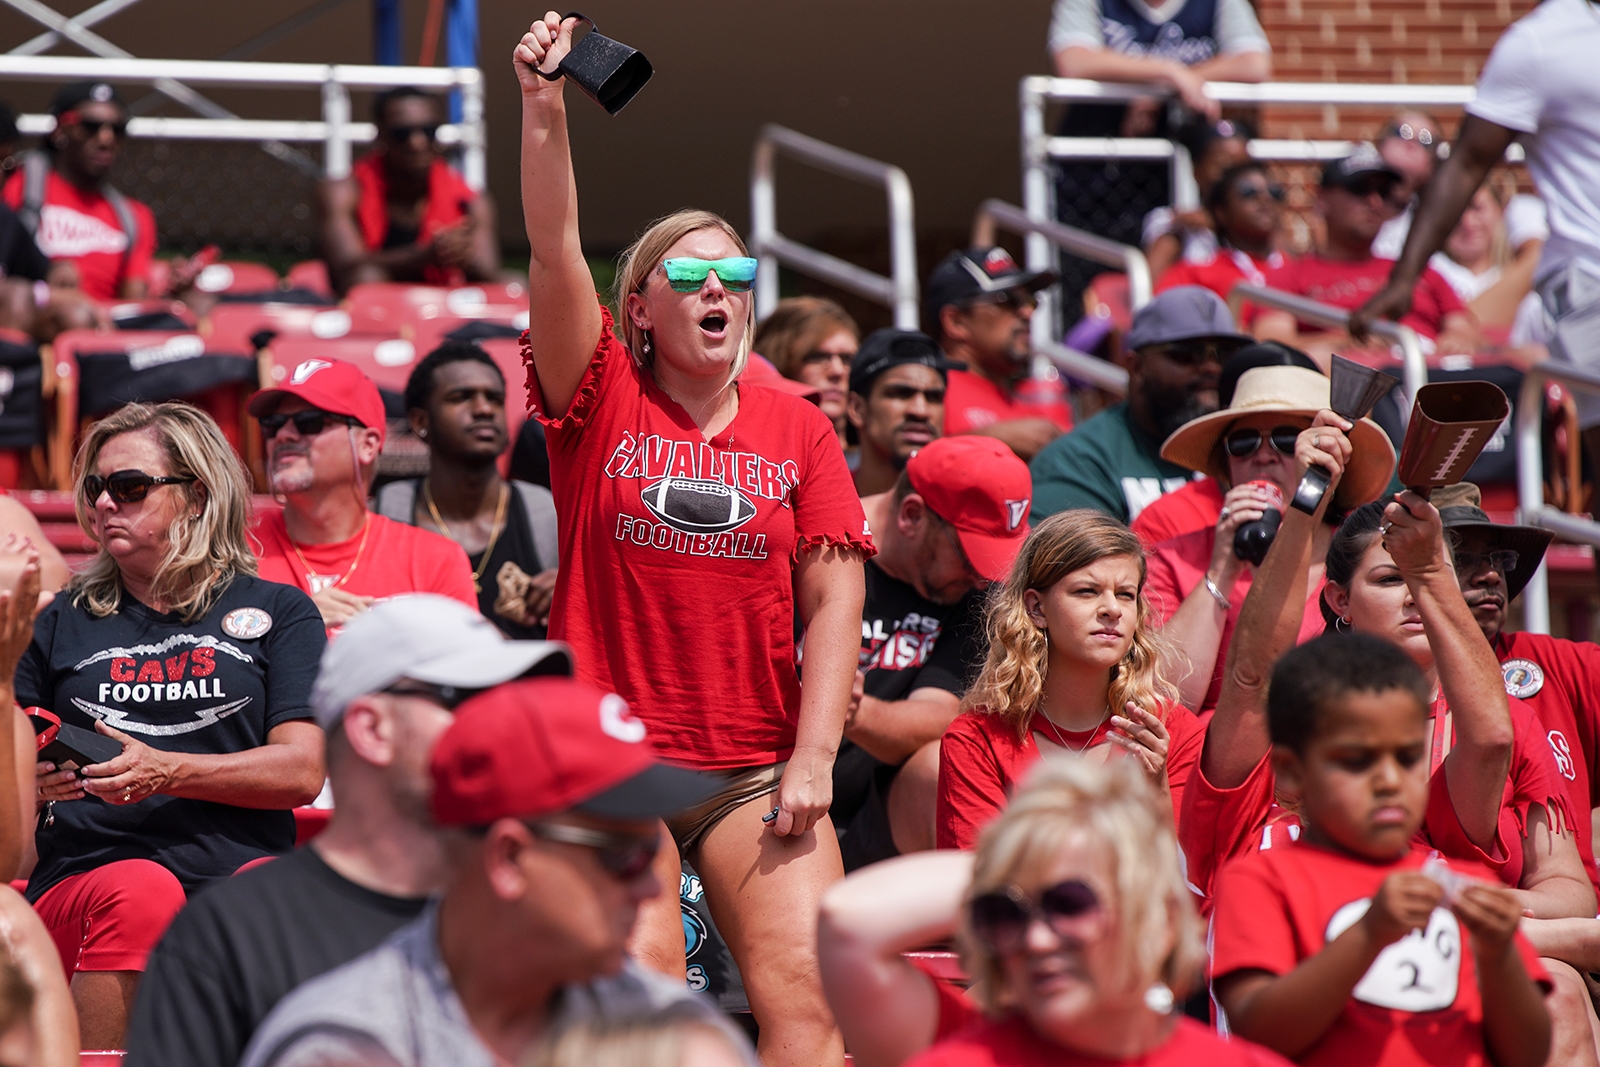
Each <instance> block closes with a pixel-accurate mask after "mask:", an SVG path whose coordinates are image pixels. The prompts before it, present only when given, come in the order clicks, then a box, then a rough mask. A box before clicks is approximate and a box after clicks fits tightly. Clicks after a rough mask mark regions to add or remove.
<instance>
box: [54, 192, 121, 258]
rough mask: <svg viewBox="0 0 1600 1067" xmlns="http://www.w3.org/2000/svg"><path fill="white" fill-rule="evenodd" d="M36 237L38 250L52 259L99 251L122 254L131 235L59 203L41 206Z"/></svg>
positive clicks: (116, 254)
mask: <svg viewBox="0 0 1600 1067" xmlns="http://www.w3.org/2000/svg"><path fill="white" fill-rule="evenodd" d="M36 237H37V240H38V242H39V251H41V252H43V253H44V254H45V255H46V256H48V257H50V258H51V259H76V258H78V257H79V256H87V255H92V254H93V253H96V252H102V253H105V254H107V255H113V256H119V255H121V254H122V253H123V252H125V251H127V248H128V235H127V234H125V233H123V232H122V231H121V230H119V229H117V228H116V227H115V226H112V225H111V224H110V223H108V222H106V221H105V220H104V219H97V218H95V217H94V216H93V215H85V214H84V213H83V212H81V211H74V210H73V209H72V208H70V207H63V206H62V205H60V204H45V205H44V206H43V207H41V208H40V209H39V232H38V234H37V235H36Z"/></svg>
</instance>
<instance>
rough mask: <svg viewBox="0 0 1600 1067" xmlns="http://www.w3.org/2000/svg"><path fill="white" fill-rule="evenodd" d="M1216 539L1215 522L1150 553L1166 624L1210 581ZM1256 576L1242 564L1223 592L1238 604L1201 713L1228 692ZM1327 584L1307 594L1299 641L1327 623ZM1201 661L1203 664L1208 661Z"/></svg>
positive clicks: (1151, 586) (1158, 608)
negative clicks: (1227, 669)
mask: <svg viewBox="0 0 1600 1067" xmlns="http://www.w3.org/2000/svg"><path fill="white" fill-rule="evenodd" d="M1214 521H1215V520H1213V522H1214ZM1216 544H1217V528H1216V526H1214V525H1212V526H1206V527H1204V528H1202V529H1199V530H1195V531H1194V532H1193V533H1187V534H1184V535H1182V536H1181V537H1174V538H1173V539H1172V540H1170V541H1163V542H1161V544H1159V545H1157V546H1156V547H1155V548H1154V549H1153V550H1151V551H1150V552H1149V553H1148V554H1147V557H1146V558H1147V559H1148V561H1149V562H1148V563H1147V565H1146V566H1147V574H1146V577H1145V582H1144V595H1145V599H1146V600H1148V601H1149V602H1150V611H1151V613H1152V615H1153V616H1154V618H1155V619H1156V620H1157V621H1158V622H1159V623H1161V624H1162V625H1165V624H1166V621H1167V620H1168V619H1170V618H1172V616H1173V615H1174V614H1176V613H1177V610H1178V608H1179V607H1181V606H1182V605H1183V601H1184V598H1185V597H1187V596H1188V595H1189V594H1190V593H1192V592H1194V590H1195V589H1196V587H1198V586H1200V585H1201V584H1202V583H1203V582H1204V581H1205V578H1206V571H1207V569H1209V568H1210V566H1211V553H1212V551H1213V549H1215V548H1216ZM1254 580H1255V576H1254V575H1253V574H1252V573H1251V569H1250V568H1249V567H1241V568H1240V569H1239V577H1238V579H1237V580H1236V581H1235V582H1234V584H1233V588H1232V589H1224V590H1223V591H1222V592H1223V594H1224V595H1225V596H1226V597H1227V598H1228V603H1229V604H1231V605H1233V606H1232V607H1230V608H1229V609H1228V615H1227V618H1226V619H1224V620H1223V623H1222V644H1221V645H1219V646H1218V647H1217V661H1216V665H1215V666H1214V667H1213V669H1212V672H1211V686H1210V688H1209V689H1207V690H1206V697H1205V700H1204V701H1202V702H1201V704H1200V708H1199V710H1200V711H1201V712H1205V711H1209V710H1211V709H1212V708H1215V707H1216V706H1217V698H1218V697H1219V696H1221V694H1222V668H1223V666H1224V664H1226V663H1227V660H1228V642H1229V641H1231V640H1233V630H1234V627H1236V626H1238V625H1239V614H1240V612H1242V611H1243V610H1244V598H1245V594H1247V593H1249V592H1250V583H1251V582H1253V581H1254ZM1323 584H1324V583H1323V582H1321V581H1318V582H1317V584H1316V586H1315V588H1313V589H1312V590H1311V595H1310V596H1309V597H1308V598H1307V599H1306V608H1305V612H1304V613H1303V614H1302V616H1301V619H1300V636H1299V637H1298V638H1297V643H1299V644H1304V643H1305V642H1307V641H1309V640H1311V639H1312V638H1313V637H1316V636H1318V635H1319V634H1321V633H1322V631H1323V629H1324V628H1325V626H1326V623H1325V622H1324V620H1323V618H1322V586H1323ZM1206 595H1207V596H1209V595H1210V594H1209V593H1208V594H1206ZM1195 666H1197V667H1200V666H1203V664H1196V665H1195Z"/></svg>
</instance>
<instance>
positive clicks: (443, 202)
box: [350, 152, 478, 285]
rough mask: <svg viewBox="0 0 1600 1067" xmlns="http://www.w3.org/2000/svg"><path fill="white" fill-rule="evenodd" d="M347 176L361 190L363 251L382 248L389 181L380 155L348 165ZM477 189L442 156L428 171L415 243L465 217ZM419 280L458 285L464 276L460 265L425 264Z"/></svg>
mask: <svg viewBox="0 0 1600 1067" xmlns="http://www.w3.org/2000/svg"><path fill="white" fill-rule="evenodd" d="M350 177H351V178H353V179H355V182H356V186H357V188H359V189H360V190H361V196H360V199H359V200H357V202H356V219H357V221H358V222H359V223H360V225H361V241H362V243H363V244H365V245H366V246H367V251H369V252H376V251H378V250H380V249H382V248H383V247H384V244H385V241H386V240H387V238H388V236H389V180H388V176H387V175H386V174H385V172H384V169H383V155H382V154H381V153H378V152H372V153H369V154H367V155H365V156H363V157H361V159H359V160H357V161H356V165H355V166H354V167H351V168H350ZM476 199H478V194H477V192H476V191H475V190H474V189H473V188H472V186H470V185H468V184H467V183H466V180H465V179H464V178H462V177H461V175H459V174H457V173H456V172H455V170H454V169H453V168H451V166H450V165H449V164H448V163H446V162H445V161H444V160H442V159H436V160H434V161H433V166H432V167H431V168H430V169H429V170H428V200H427V203H426V205H425V206H424V207H423V209H422V218H421V219H420V220H419V221H418V224H417V239H416V242H415V243H416V244H419V245H422V244H427V243H428V242H429V241H430V240H432V239H433V235H434V234H436V233H438V232H439V231H440V230H442V229H445V228H446V227H449V226H453V225H455V224H456V223H457V222H460V221H461V220H462V219H464V218H466V217H467V209H468V208H469V207H470V206H471V204H472V202H473V201H474V200H476ZM422 280H423V281H424V282H426V283H427V284H429V285H462V284H464V283H465V282H466V280H467V276H466V274H465V273H463V272H462V270H461V268H460V267H443V266H440V265H439V264H437V263H429V264H428V265H427V266H425V267H423V268H422Z"/></svg>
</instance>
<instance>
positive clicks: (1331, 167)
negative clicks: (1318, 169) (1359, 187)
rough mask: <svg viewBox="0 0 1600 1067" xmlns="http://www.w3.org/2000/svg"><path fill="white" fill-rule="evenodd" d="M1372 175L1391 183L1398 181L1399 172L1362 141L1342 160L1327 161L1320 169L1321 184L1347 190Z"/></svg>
mask: <svg viewBox="0 0 1600 1067" xmlns="http://www.w3.org/2000/svg"><path fill="white" fill-rule="evenodd" d="M1374 174H1379V175H1382V176H1383V177H1385V178H1388V179H1390V180H1391V181H1399V180H1400V172H1399V171H1397V170H1395V169H1394V168H1393V167H1391V166H1390V165H1389V164H1388V162H1387V161H1386V160H1385V159H1384V158H1383V154H1382V153H1381V152H1379V151H1378V150H1377V148H1375V147H1373V145H1372V144H1371V143H1370V142H1367V141H1362V142H1361V143H1360V144H1358V145H1356V147H1355V151H1353V152H1351V153H1350V154H1349V155H1348V156H1345V157H1344V158H1343V159H1334V160H1329V161H1328V163H1327V164H1326V165H1324V166H1323V168H1322V184H1323V186H1324V187H1325V188H1326V187H1330V186H1333V187H1337V188H1340V189H1348V188H1350V187H1351V186H1352V185H1356V184H1358V183H1359V182H1360V181H1361V180H1362V179H1363V178H1368V177H1371V176H1372V175H1374Z"/></svg>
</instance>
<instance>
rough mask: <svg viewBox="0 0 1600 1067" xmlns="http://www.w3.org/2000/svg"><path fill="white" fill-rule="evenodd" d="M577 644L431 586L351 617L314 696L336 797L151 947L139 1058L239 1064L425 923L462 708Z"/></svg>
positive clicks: (200, 900)
mask: <svg viewBox="0 0 1600 1067" xmlns="http://www.w3.org/2000/svg"><path fill="white" fill-rule="evenodd" d="M571 670H572V664H571V658H570V654H569V653H568V651H567V648H566V646H565V645H561V644H557V643H555V642H550V641H508V640H506V639H505V638H504V637H503V636H502V635H501V634H500V631H499V630H498V629H496V628H495V626H494V624H493V623H491V622H489V621H488V620H487V619H485V618H484V617H483V616H482V615H480V614H479V613H478V612H477V611H475V610H473V609H472V608H469V607H467V606H466V605H464V604H461V603H459V602H457V601H455V600H451V599H449V598H446V597H441V596H436V595H433V594H426V593H424V594H416V595H411V596H401V597H395V598H393V599H390V600H385V601H383V602H381V603H379V604H377V605H375V606H374V607H373V608H372V609H371V610H370V611H368V612H365V613H364V614H362V615H360V616H358V617H357V618H355V619H352V620H351V621H350V623H349V624H348V625H347V626H346V627H345V629H344V631H343V633H342V634H341V635H340V637H339V640H338V641H336V642H334V643H333V644H332V645H330V646H329V647H328V650H327V652H326V654H325V655H324V656H323V657H322V666H321V670H320V672H319V674H318V676H317V682H316V686H315V688H314V689H313V690H312V694H311V704H312V709H313V710H314V711H315V713H316V716H317V723H318V725H320V726H321V727H322V728H323V729H324V730H325V731H327V734H328V775H329V778H330V780H331V782H332V785H333V792H334V796H335V798H336V800H337V807H336V808H335V809H334V814H333V818H332V820H331V821H330V822H329V823H328V827H327V829H326V830H325V831H324V832H323V833H322V834H321V835H319V836H318V837H317V839H316V840H315V841H313V842H312V843H311V844H310V845H308V846H306V847H304V848H301V849H299V850H298V851H296V852H294V853H292V854H290V855H289V856H286V857H284V858H282V859H279V860H276V861H274V862H271V863H268V864H266V865H265V866H264V867H262V868H260V869H258V870H252V871H248V872H246V873H244V874H242V875H240V876H238V877H236V878H233V879H231V880H230V881H228V882H226V883H223V884H221V885H218V886H217V887H216V888H215V891H213V892H208V893H205V894H204V895H202V896H199V897H196V898H195V899H194V900H193V901H192V902H191V903H190V904H189V906H188V907H186V908H185V909H184V910H183V911H182V912H181V913H180V914H179V915H178V917H177V919H175V920H174V921H173V923H172V926H171V927H169V928H168V930H167V933H166V935H165V936H164V937H163V938H162V940H161V943H160V944H159V945H158V946H157V947H156V950H155V952H154V953H153V954H152V955H151V957H150V964H149V967H148V969H147V970H146V972H145V981H144V984H143V986H142V987H141V989H140V995H139V999H138V1003H137V1004H136V1006H135V1009H134V1017H133V1022H132V1024H131V1026H130V1028H129V1032H128V1062H129V1064H130V1065H135V1064H160V1065H161V1067H183V1065H194V1067H201V1065H204V1067H232V1065H233V1064H235V1063H237V1062H239V1058H240V1056H241V1055H242V1054H243V1052H244V1049H245V1046H246V1044H248V1042H249V1040H250V1037H251V1035H252V1034H253V1033H254V1032H255V1029H256V1027H257V1026H258V1025H259V1024H260V1022H261V1020H262V1019H264V1018H266V1016H267V1013H268V1012H270V1011H271V1010H272V1008H273V1006H274V1005H275V1004H276V1003H277V1002H278V1001H279V1000H281V999H282V998H283V997H284V996H286V995H287V994H288V993H289V992H290V991H291V990H293V989H294V988H295V987H296V986H299V985H300V984H301V983H303V982H306V981H309V980H310V979H312V978H315V977H317V976H318V975H321V974H324V973H326V972H327V971H330V970H332V969H333V968H335V967H338V966H340V965H342V964H344V963H346V962H348V961H349V960H352V959H354V958H355V957H357V956H359V955H361V954H362V953H364V952H367V951H368V950H370V949H372V948H374V947H376V946H377V945H378V944H379V943H380V942H381V941H383V939H384V938H386V937H388V936H389V934H391V933H393V932H394V931H395V930H398V929H399V928H400V927H401V926H404V925H405V924H406V923H408V922H410V921H411V920H412V919H414V918H416V917H417V915H419V914H420V913H421V911H422V907H423V905H424V903H426V899H427V897H428V895H429V894H430V893H432V892H434V891H435V890H436V889H438V888H439V886H440V884H441V882H442V880H443V857H442V855H441V850H440V844H439V841H438V838H437V836H436V832H435V828H434V824H433V821H432V819H431V818H430V817H429V815H428V792H429V781H428V756H429V753H430V752H431V751H432V748H433V744H434V742H435V741H437V740H438V737H439V735H440V734H441V733H443V732H444V730H445V727H447V726H448V725H449V724H450V722H451V720H452V717H453V713H454V710H455V706H456V704H458V703H460V702H461V701H462V700H464V699H466V698H467V697H468V696H470V695H472V694H473V693H476V692H477V691H479V690H481V689H485V688H488V687H490V686H494V685H498V684H500V683H501V682H505V681H509V680H511V679H513V678H520V677H523V676H525V675H537V674H558V675H563V676H565V675H568V674H570V673H571Z"/></svg>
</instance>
